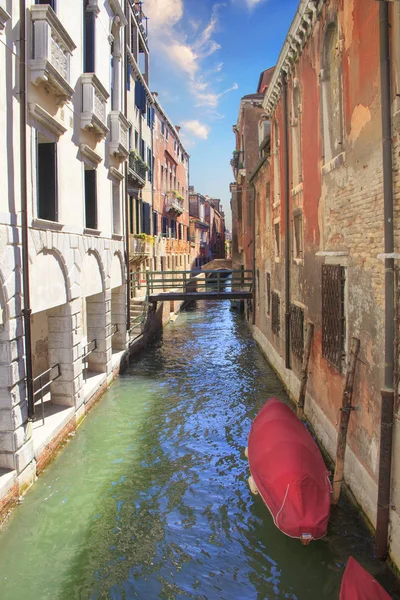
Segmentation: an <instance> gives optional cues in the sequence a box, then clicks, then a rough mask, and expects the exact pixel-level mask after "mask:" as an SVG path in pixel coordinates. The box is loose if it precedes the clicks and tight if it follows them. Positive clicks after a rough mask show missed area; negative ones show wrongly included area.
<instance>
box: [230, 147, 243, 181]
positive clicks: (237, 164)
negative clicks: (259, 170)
mask: <svg viewBox="0 0 400 600" xmlns="http://www.w3.org/2000/svg"><path fill="white" fill-rule="evenodd" d="M231 166H232V169H233V174H234V176H235V178H236V177H237V176H238V175H245V174H246V171H245V167H244V152H243V150H234V152H233V157H232V159H231Z"/></svg>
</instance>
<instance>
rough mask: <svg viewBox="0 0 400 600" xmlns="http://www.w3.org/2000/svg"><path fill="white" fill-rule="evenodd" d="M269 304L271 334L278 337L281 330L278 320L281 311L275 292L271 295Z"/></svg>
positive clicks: (277, 295)
mask: <svg viewBox="0 0 400 600" xmlns="http://www.w3.org/2000/svg"><path fill="white" fill-rule="evenodd" d="M271 300H272V302H271V304H272V323H271V326H272V333H275V334H276V335H279V331H280V328H281V320H280V309H281V299H280V297H279V294H278V293H277V292H272V293H271Z"/></svg>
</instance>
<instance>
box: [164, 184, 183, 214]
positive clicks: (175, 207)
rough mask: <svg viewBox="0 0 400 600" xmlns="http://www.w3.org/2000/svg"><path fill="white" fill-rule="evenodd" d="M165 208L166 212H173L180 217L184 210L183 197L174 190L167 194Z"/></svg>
mask: <svg viewBox="0 0 400 600" xmlns="http://www.w3.org/2000/svg"><path fill="white" fill-rule="evenodd" d="M165 208H166V209H167V211H174V212H176V213H177V214H178V215H181V214H182V213H183V211H184V210H185V199H184V198H183V196H180V195H179V194H178V192H177V191H176V190H172V191H171V192H167V198H166V202H165Z"/></svg>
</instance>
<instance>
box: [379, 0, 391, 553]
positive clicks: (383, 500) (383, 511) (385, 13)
mask: <svg viewBox="0 0 400 600" xmlns="http://www.w3.org/2000/svg"><path fill="white" fill-rule="evenodd" d="M379 25H380V67H381V68H380V71H381V103H382V151H383V201H384V245H385V367H384V385H383V389H382V390H381V396H382V404H381V438H380V452H379V480H378V507H377V521H376V553H377V555H378V557H379V558H381V559H384V558H386V556H387V552H388V530H389V512H390V491H391V463H392V440H393V410H394V358H395V357H394V258H393V253H394V236H393V165H392V118H391V86H390V46H389V27H390V25H389V5H388V3H387V2H386V1H382V0H381V1H380V3H379Z"/></svg>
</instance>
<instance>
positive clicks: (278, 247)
mask: <svg viewBox="0 0 400 600" xmlns="http://www.w3.org/2000/svg"><path fill="white" fill-rule="evenodd" d="M274 236H275V258H279V257H280V255H281V226H280V223H279V222H278V223H275V224H274Z"/></svg>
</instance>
